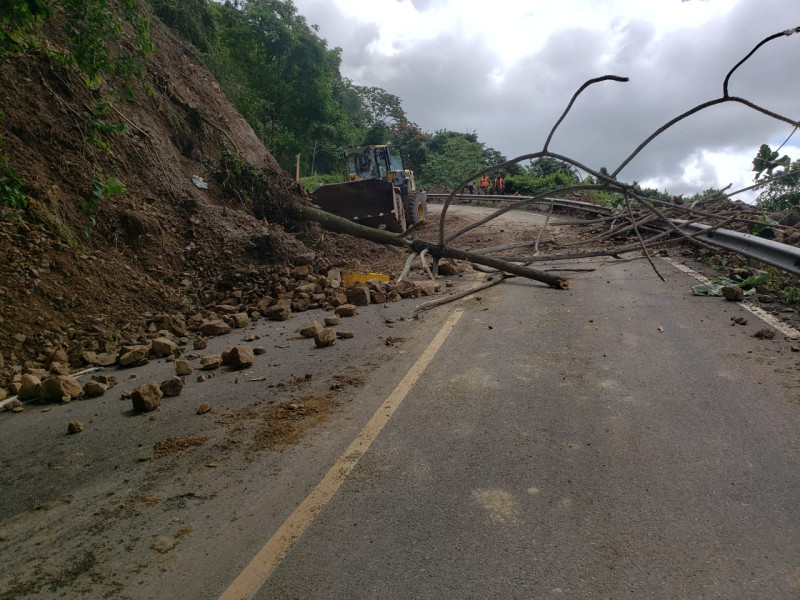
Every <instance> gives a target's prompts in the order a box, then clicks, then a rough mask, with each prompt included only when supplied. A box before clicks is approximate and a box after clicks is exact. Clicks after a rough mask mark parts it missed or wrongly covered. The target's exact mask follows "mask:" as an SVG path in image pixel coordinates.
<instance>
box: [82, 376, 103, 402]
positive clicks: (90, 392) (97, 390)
mask: <svg viewBox="0 0 800 600" xmlns="http://www.w3.org/2000/svg"><path fill="white" fill-rule="evenodd" d="M106 390H108V387H107V386H106V385H104V384H102V383H100V382H99V381H95V380H94V379H92V380H91V381H87V382H86V384H85V385H84V386H83V395H84V396H86V397H87V398H97V397H98V396H102V395H103V394H105V393H106Z"/></svg>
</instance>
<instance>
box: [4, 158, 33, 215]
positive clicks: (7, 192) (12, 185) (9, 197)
mask: <svg viewBox="0 0 800 600" xmlns="http://www.w3.org/2000/svg"><path fill="white" fill-rule="evenodd" d="M0 206H1V207H3V208H25V207H26V206H28V200H27V197H26V196H25V193H24V192H23V191H22V181H21V180H20V178H19V175H17V172H16V171H15V170H14V169H12V168H11V165H9V163H8V156H6V155H0Z"/></svg>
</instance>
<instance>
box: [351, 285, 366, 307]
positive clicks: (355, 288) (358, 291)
mask: <svg viewBox="0 0 800 600" xmlns="http://www.w3.org/2000/svg"><path fill="white" fill-rule="evenodd" d="M347 301H348V302H349V303H350V304H355V305H356V306H368V305H369V301H370V298H369V287H368V286H367V285H365V284H363V283H356V284H353V285H352V286H350V287H349V288H347Z"/></svg>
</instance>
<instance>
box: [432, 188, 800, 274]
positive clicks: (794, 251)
mask: <svg viewBox="0 0 800 600" xmlns="http://www.w3.org/2000/svg"><path fill="white" fill-rule="evenodd" d="M448 195H449V194H428V199H433V200H445V199H446V198H447V197H448ZM532 197H533V196H495V195H483V194H457V195H456V196H455V198H456V200H461V201H470V200H488V201H493V202H501V201H510V202H517V201H519V200H530V199H531V198H532ZM551 201H552V202H553V205H555V206H561V207H563V208H571V209H575V210H583V211H587V212H593V213H596V214H601V215H610V214H611V212H612V211H611V210H610V209H608V208H606V207H604V206H598V205H596V204H592V203H591V202H581V201H579V200H565V199H563V198H544V199H542V200H537V201H536V202H533V203H532V204H541V205H545V206H547V205H549V204H550V202H551ZM672 222H673V223H675V224H676V225H679V226H681V227H682V228H683V229H685V230H686V232H687V233H695V232H698V231H704V230H705V229H711V225H706V224H705V223H693V222H690V221H684V220H680V219H673V220H672ZM696 237H697V239H699V240H702V241H704V242H705V243H707V244H711V245H712V246H717V247H719V248H723V249H725V250H729V251H731V252H736V253H737V254H741V255H742V256H747V257H748V258H752V259H754V260H757V261H760V262H762V263H764V264H767V265H772V266H773V267H777V268H779V269H780V270H782V271H786V272H787V273H792V274H794V275H800V248H796V247H795V246H789V245H788V244H781V243H779V242H773V241H772V240H767V239H764V238H760V237H758V236H755V235H750V234H749V233H739V232H738V231H731V230H730V229H714V231H711V232H709V233H701V234H700V235H698V236H696Z"/></svg>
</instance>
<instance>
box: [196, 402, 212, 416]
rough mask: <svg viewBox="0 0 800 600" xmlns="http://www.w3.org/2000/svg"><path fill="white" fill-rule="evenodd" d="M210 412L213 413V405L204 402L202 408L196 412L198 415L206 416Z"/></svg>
mask: <svg viewBox="0 0 800 600" xmlns="http://www.w3.org/2000/svg"><path fill="white" fill-rule="evenodd" d="M210 411H211V405H210V404H209V403H208V402H203V403H202V404H201V405H200V406H198V407H197V410H196V411H195V412H196V413H197V414H198V415H204V414H206V413H207V412H210Z"/></svg>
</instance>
